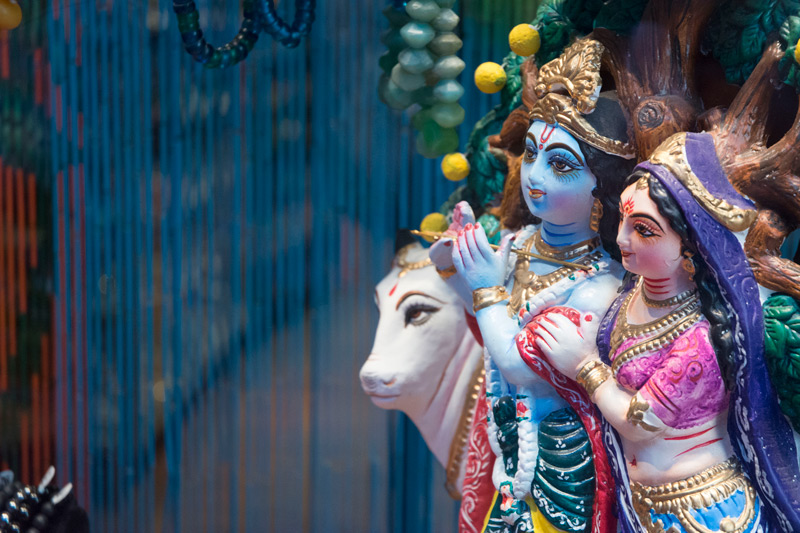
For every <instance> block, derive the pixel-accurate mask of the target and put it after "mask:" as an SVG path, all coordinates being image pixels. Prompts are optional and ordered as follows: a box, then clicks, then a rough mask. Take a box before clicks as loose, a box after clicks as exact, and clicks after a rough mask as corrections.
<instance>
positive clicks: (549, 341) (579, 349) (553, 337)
mask: <svg viewBox="0 0 800 533" xmlns="http://www.w3.org/2000/svg"><path fill="white" fill-rule="evenodd" d="M599 322H600V321H599V320H597V317H596V316H595V315H594V314H592V313H585V314H581V315H580V326H577V325H575V323H574V322H573V321H572V320H570V319H569V318H567V317H566V316H564V315H563V314H561V313H559V312H546V313H544V314H543V315H542V316H541V318H540V319H538V320H535V321H533V322H531V323H530V324H528V325H527V326H526V328H527V329H530V331H531V332H532V333H533V334H534V335H536V337H537V338H536V341H535V342H536V345H537V346H538V347H539V349H540V350H541V351H542V354H544V356H545V357H547V359H548V361H550V364H552V365H553V366H554V367H555V368H556V369H557V370H558V371H559V372H561V373H562V374H564V375H565V376H567V377H569V378H571V379H575V376H576V375H577V374H578V371H579V370H580V369H581V368H582V367H583V365H585V364H586V363H587V362H588V361H590V360H592V359H597V358H599V355H598V351H597V343H596V337H597V328H598V325H599Z"/></svg>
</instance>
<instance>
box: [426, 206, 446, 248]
mask: <svg viewBox="0 0 800 533" xmlns="http://www.w3.org/2000/svg"><path fill="white" fill-rule="evenodd" d="M448 227H450V224H448V223H447V218H446V217H445V216H444V215H443V214H441V213H431V214H430V215H428V216H426V217H425V218H423V219H422V222H421V223H420V225H419V229H420V230H422V231H430V232H433V233H441V232H443V231H446V230H447V228H448ZM422 238H423V239H425V240H426V241H428V242H433V241H434V240H435V239H434V238H433V237H422Z"/></svg>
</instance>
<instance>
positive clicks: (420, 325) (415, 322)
mask: <svg viewBox="0 0 800 533" xmlns="http://www.w3.org/2000/svg"><path fill="white" fill-rule="evenodd" d="M427 257H428V252H427V250H426V249H424V248H422V247H421V246H419V245H418V244H414V245H411V246H409V247H406V256H405V258H404V260H405V263H412V262H417V261H424V260H426V259H427ZM395 263H396V262H395ZM400 272H401V269H400V268H399V267H398V266H397V265H396V264H395V265H394V266H393V268H392V270H391V272H389V274H388V275H387V276H386V277H385V278H383V280H382V281H381V282H380V283H378V285H377V287H376V288H375V303H376V305H377V306H378V311H379V312H380V321H379V322H378V330H377V332H376V333H375V343H374V345H373V346H372V353H370V355H369V358H367V361H366V362H365V363H364V366H363V367H361V372H360V377H361V386H362V387H363V388H364V392H366V393H367V394H368V395H369V396H371V397H372V401H373V403H375V405H377V406H378V407H382V408H384V409H399V410H401V411H403V412H405V413H406V414H408V415H409V416H411V417H412V418H414V417H415V416H418V415H421V414H422V413H424V412H425V410H426V409H427V407H428V405H430V403H431V400H432V399H433V397H434V395H435V393H436V391H437V390H438V389H439V387H440V386H441V385H442V383H445V382H446V381H447V380H445V379H444V372H445V369H446V367H447V364H448V362H449V361H450V359H451V358H452V357H453V355H454V354H455V352H456V350H457V349H458V347H459V345H460V344H461V342H462V340H463V339H464V335H466V334H469V335H471V334H472V333H471V332H469V331H468V326H467V323H466V318H465V315H464V306H463V303H462V301H461V299H459V297H458V295H457V294H456V293H455V292H454V291H452V290H451V289H450V288H449V287H448V286H447V284H446V283H445V282H444V281H442V279H441V278H440V277H439V275H438V274H437V273H436V270H435V269H434V267H433V266H431V265H429V266H426V267H423V268H416V269H411V270H406V272H405V274H404V275H403V276H400V277H398V275H399V274H400ZM451 379H452V378H451Z"/></svg>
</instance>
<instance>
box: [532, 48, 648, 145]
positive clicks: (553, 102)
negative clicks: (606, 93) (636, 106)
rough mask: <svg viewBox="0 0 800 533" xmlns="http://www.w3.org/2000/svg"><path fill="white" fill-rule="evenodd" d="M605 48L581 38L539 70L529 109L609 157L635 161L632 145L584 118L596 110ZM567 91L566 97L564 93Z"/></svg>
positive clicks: (534, 114)
mask: <svg viewBox="0 0 800 533" xmlns="http://www.w3.org/2000/svg"><path fill="white" fill-rule="evenodd" d="M603 52H605V47H603V45H602V44H600V43H599V42H597V41H595V40H593V39H580V40H577V41H575V42H574V43H573V44H572V45H571V46H569V47H568V48H567V49H566V50H564V53H562V54H561V55H560V56H559V57H557V58H556V59H554V60H552V61H550V62H549V63H547V64H546V65H544V66H543V67H542V68H541V69H540V70H539V78H538V82H537V84H536V86H535V87H534V91H535V92H536V96H537V97H538V98H539V99H538V100H537V101H536V103H535V104H534V105H533V107H532V108H531V110H530V113H529V116H530V118H531V119H532V120H542V121H544V122H547V123H548V124H558V125H559V126H561V127H562V128H564V129H565V130H567V131H568V132H570V133H571V134H572V135H574V136H575V137H577V138H578V139H580V140H582V141H583V142H585V143H586V144H588V145H590V146H593V147H595V148H597V149H598V150H601V151H603V152H605V153H607V154H611V155H615V156H618V157H622V158H624V159H633V158H634V157H635V156H636V152H635V150H634V148H633V146H631V145H630V144H629V143H627V142H623V141H620V140H616V139H611V138H609V137H605V136H603V135H601V134H600V133H598V132H597V130H595V129H594V127H593V126H592V125H591V124H589V122H587V121H586V119H585V118H584V117H583V115H588V114H589V113H591V112H592V111H594V108H595V105H596V104H597V98H598V97H599V96H600V88H601V86H602V81H601V79H600V63H601V60H602V57H603ZM564 92H566V94H564Z"/></svg>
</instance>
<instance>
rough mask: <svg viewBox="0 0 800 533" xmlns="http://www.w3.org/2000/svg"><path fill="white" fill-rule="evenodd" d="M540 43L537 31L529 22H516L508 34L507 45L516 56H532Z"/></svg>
mask: <svg viewBox="0 0 800 533" xmlns="http://www.w3.org/2000/svg"><path fill="white" fill-rule="evenodd" d="M540 45H541V40H540V39H539V32H538V31H537V30H536V28H534V27H533V26H531V25H530V24H518V25H516V26H514V28H513V29H512V30H511V32H510V33H509V34H508V46H509V47H511V51H512V52H514V53H515V54H517V55H518V56H521V57H528V56H532V55H533V54H535V53H536V52H538V51H539V46H540Z"/></svg>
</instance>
